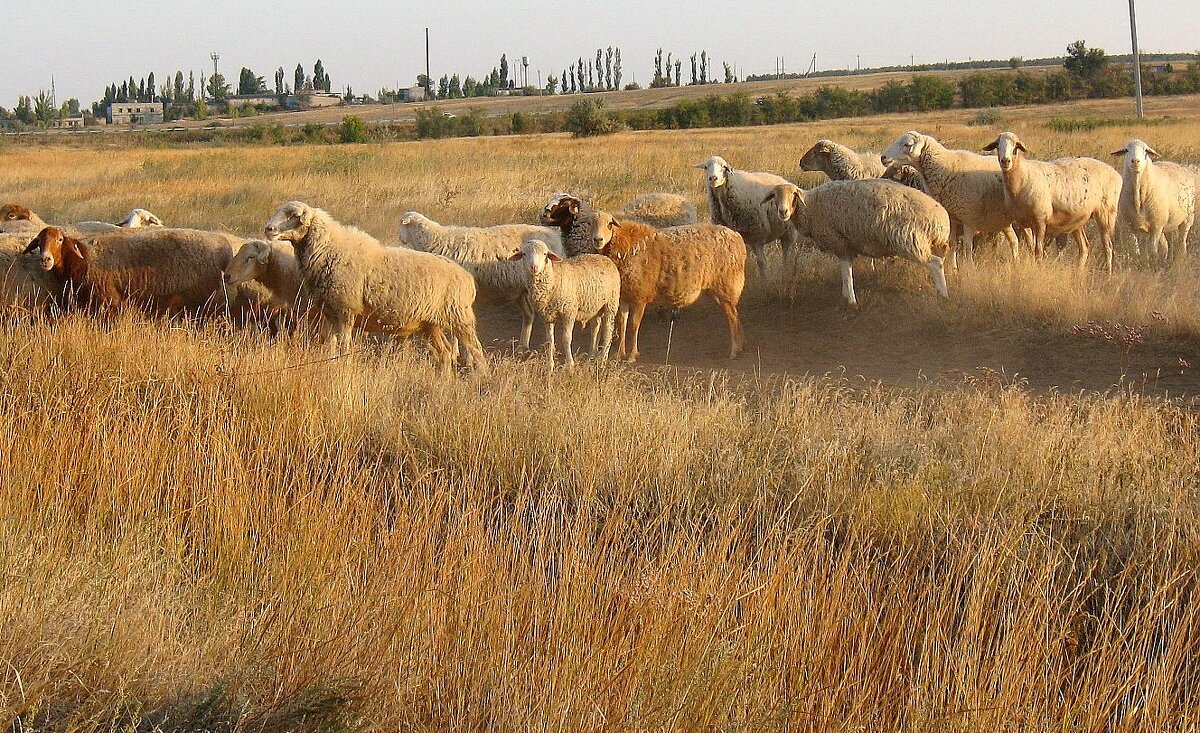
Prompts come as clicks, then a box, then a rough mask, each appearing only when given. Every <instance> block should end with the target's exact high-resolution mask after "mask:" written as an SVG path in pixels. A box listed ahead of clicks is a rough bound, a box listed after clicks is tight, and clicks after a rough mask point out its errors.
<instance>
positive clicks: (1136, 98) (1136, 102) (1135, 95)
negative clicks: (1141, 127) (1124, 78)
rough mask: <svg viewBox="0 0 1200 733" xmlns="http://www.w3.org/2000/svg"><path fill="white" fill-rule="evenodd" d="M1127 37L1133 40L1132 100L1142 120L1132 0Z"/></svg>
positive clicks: (1139, 75)
mask: <svg viewBox="0 0 1200 733" xmlns="http://www.w3.org/2000/svg"><path fill="white" fill-rule="evenodd" d="M1129 35H1130V36H1131V37H1132V38H1133V98H1134V105H1135V107H1136V109H1137V116H1138V119H1139V120H1140V119H1141V118H1142V57H1141V55H1140V54H1139V53H1138V45H1137V15H1136V14H1135V13H1134V11H1133V0H1129Z"/></svg>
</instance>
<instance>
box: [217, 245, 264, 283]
mask: <svg viewBox="0 0 1200 733" xmlns="http://www.w3.org/2000/svg"><path fill="white" fill-rule="evenodd" d="M270 262H271V244H270V243H269V242H264V241H262V240H261V239H252V240H250V241H249V242H246V243H245V244H243V245H242V248H241V249H239V250H238V252H237V254H235V255H234V256H233V259H232V260H230V261H229V264H228V265H226V266H225V271H224V272H223V273H221V277H223V278H224V280H225V284H226V285H237V284H239V283H244V282H246V281H247V280H257V279H258V278H259V277H260V276H261V275H262V274H263V272H265V271H266V269H267V265H268V264H269V263H270Z"/></svg>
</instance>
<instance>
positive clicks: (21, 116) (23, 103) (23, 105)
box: [13, 95, 37, 125]
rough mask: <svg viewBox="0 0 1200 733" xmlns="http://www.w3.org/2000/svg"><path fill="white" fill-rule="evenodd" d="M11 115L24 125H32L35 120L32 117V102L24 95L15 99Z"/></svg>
mask: <svg viewBox="0 0 1200 733" xmlns="http://www.w3.org/2000/svg"><path fill="white" fill-rule="evenodd" d="M13 114H14V115H16V118H17V119H18V120H20V121H21V122H24V123H25V124H26V125H32V124H33V123H34V120H36V119H37V118H36V117H34V116H33V100H31V99H30V98H29V97H28V96H26V95H21V96H19V97H17V106H16V107H14V108H13Z"/></svg>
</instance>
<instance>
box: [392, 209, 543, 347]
mask: <svg viewBox="0 0 1200 733" xmlns="http://www.w3.org/2000/svg"><path fill="white" fill-rule="evenodd" d="M530 238H536V239H541V240H543V241H545V242H546V243H547V245H548V246H549V247H550V249H551V251H553V252H554V253H555V254H557V255H559V256H562V255H563V254H564V252H563V248H562V242H561V238H560V237H559V234H558V232H557V231H555V230H554V229H551V228H550V227H542V226H532V225H529V224H501V225H499V226H491V227H460V226H446V225H443V224H439V223H437V222H436V221H434V220H432V219H430V218H429V217H427V216H425V215H423V214H420V213H418V212H416V211H410V212H408V213H406V214H404V215H403V216H402V217H400V244H402V245H403V246H405V247H408V248H409V249H415V250H419V251H421V252H430V253H432V254H437V255H442V256H444V257H449V258H450V259H452V260H454V261H455V262H457V263H459V264H460V265H462V266H463V267H464V268H466V270H467V272H469V273H471V276H472V277H474V278H475V285H476V287H477V288H478V289H479V299H478V302H479V304H480V305H507V304H508V303H513V302H515V303H517V306H518V307H519V308H520V309H521V333H520V340H521V346H522V347H523V348H526V349H528V348H529V338H530V334H531V333H532V331H533V306H532V305H530V303H529V302H528V298H526V297H525V293H526V291H525V275H524V268H522V267H521V266H520V265H518V264H517V263H514V262H510V261H509V260H510V258H511V257H512V256H513V255H514V254H516V253H517V252H519V251H520V250H521V245H522V244H524V243H525V241H526V240H528V239H530Z"/></svg>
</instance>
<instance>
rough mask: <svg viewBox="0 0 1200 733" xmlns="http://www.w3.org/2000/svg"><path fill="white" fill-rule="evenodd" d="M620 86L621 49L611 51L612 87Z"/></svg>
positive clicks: (618, 87)
mask: <svg viewBox="0 0 1200 733" xmlns="http://www.w3.org/2000/svg"><path fill="white" fill-rule="evenodd" d="M620 88H621V49H620V48H617V49H615V50H614V51H613V89H620Z"/></svg>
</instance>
